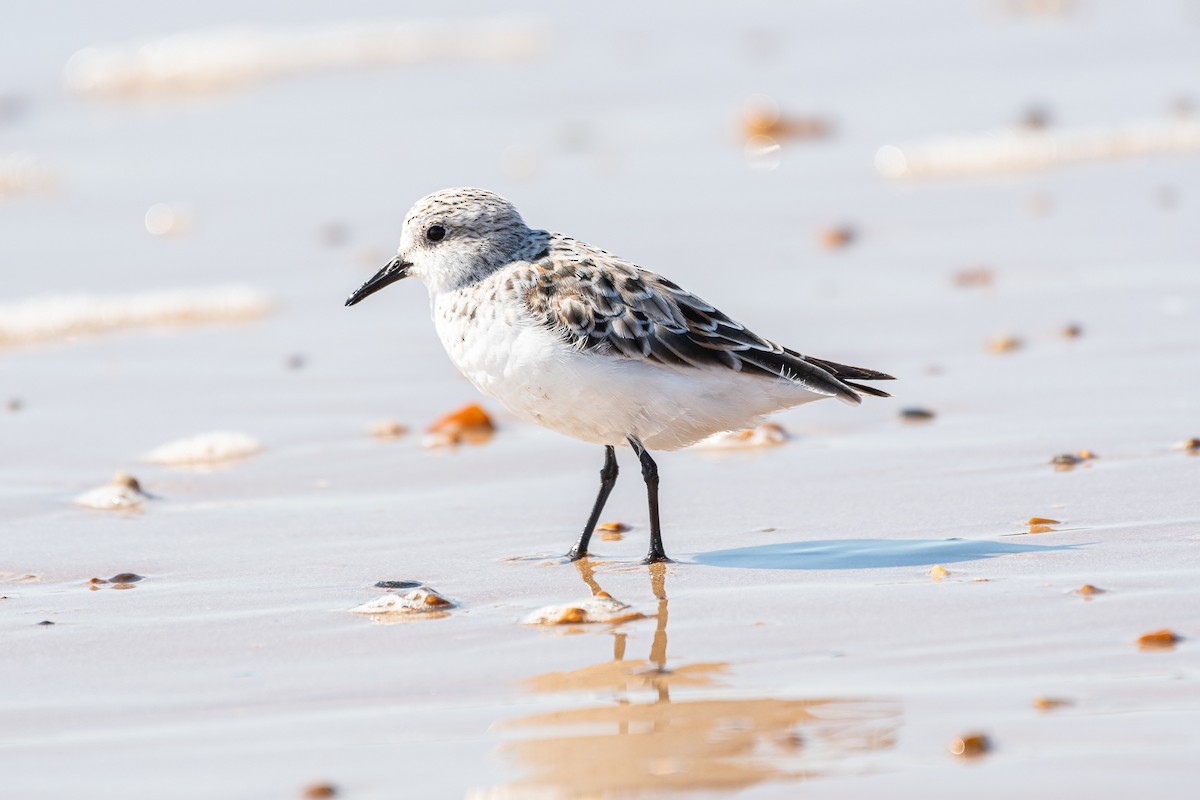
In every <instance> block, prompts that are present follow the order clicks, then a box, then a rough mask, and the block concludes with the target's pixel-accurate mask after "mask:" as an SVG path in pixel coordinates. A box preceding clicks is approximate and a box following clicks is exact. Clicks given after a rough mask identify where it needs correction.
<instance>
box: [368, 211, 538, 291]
mask: <svg viewBox="0 0 1200 800" xmlns="http://www.w3.org/2000/svg"><path fill="white" fill-rule="evenodd" d="M532 233H534V232H533V231H531V230H530V229H529V227H528V226H527V225H526V224H525V220H523V219H521V215H520V214H519V213H517V209H516V208H515V207H514V206H513V204H512V203H510V202H509V201H507V200H505V199H504V198H503V197H501V196H500V195H498V194H494V193H493V192H489V191H486V190H484V189H443V190H442V191H440V192H434V193H433V194H430V195H426V196H425V197H422V198H421V199H420V200H418V201H417V202H416V203H415V204H414V205H413V207H412V208H411V209H410V210H409V212H408V216H406V217H405V218H404V229H403V230H402V231H401V233H400V248H399V249H398V250H397V252H396V257H395V258H394V259H392V260H391V261H390V262H388V263H387V265H385V266H384V267H383V269H381V270H379V272H377V273H375V275H374V277H372V278H371V279H370V280H368V281H367V282H366V283H364V284H363V285H362V287H360V288H359V290H358V291H356V292H355V293H354V294H352V295H350V298H349V299H348V300H347V301H346V305H348V306H352V305H354V304H355V303H357V302H359V301H360V300H362V299H363V298H365V297H367V296H368V295H371V294H374V293H375V292H377V291H379V290H380V289H382V288H383V287H385V286H388V285H389V284H392V283H395V282H396V281H398V280H400V279H401V278H407V277H410V276H411V277H414V278H420V279H421V280H422V281H424V282H425V284H426V285H427V286H428V287H429V291H430V292H431V293H434V294H438V293H441V292H446V291H451V290H453V289H457V288H459V287H461V286H466V285H468V284H471V283H474V282H476V281H478V280H481V279H482V278H485V277H487V276H488V275H490V274H491V273H492V272H494V271H495V270H497V269H499V268H500V267H502V266H503V265H505V264H507V263H508V262H510V261H512V260H514V259H516V258H520V257H522V253H523V251H524V250H525V249H526V248H527V247H528V244H529V241H530V236H531V234H532Z"/></svg>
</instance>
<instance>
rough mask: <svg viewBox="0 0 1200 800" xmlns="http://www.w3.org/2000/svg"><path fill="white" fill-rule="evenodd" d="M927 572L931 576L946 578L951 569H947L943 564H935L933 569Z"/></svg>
mask: <svg viewBox="0 0 1200 800" xmlns="http://www.w3.org/2000/svg"><path fill="white" fill-rule="evenodd" d="M925 574H926V575H928V576H929V577H931V578H944V577H946V576H947V575H949V574H950V570H948V569H946V568H945V567H943V566H942V565H941V564H935V565H934V566H933V569H931V570H929V572H926V573H925Z"/></svg>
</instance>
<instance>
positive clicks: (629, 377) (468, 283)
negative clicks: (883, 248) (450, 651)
mask: <svg viewBox="0 0 1200 800" xmlns="http://www.w3.org/2000/svg"><path fill="white" fill-rule="evenodd" d="M407 277H414V278H417V279H419V280H421V281H423V282H424V283H425V286H426V287H427V288H428V290H429V297H430V306H431V309H432V313H433V321H434V325H435V327H436V328H437V333H438V336H439V337H440V338H441V340H442V344H443V346H444V347H445V348H446V353H447V354H448V355H449V356H450V360H451V361H453V362H454V364H455V366H457V367H458V369H459V370H460V371H461V372H462V373H463V375H465V376H466V377H467V379H468V380H470V381H471V383H473V384H474V385H475V387H476V388H478V389H479V390H480V391H481V392H483V393H484V394H486V395H489V396H491V397H493V398H495V399H496V400H498V401H499V402H500V403H501V404H503V405H504V406H505V408H507V409H508V410H509V411H511V412H512V413H513V414H515V415H516V416H518V417H520V418H522V419H525V420H529V421H531V422H536V423H538V424H539V425H544V426H545V427H547V428H550V429H551V430H555V431H558V432H559V433H563V434H566V435H567V436H572V437H574V438H576V439H582V440H583V441H585V442H594V443H596V444H601V445H604V466H603V468H602V469H601V470H600V492H599V494H598V495H597V496H596V501H595V503H594V504H593V506H592V512H591V514H590V515H589V516H588V519H587V522H586V524H585V525H584V528H583V533H582V534H581V535H580V537H579V540H578V541H577V542H576V543H575V546H574V547H572V548H571V551H570V552H569V553H568V554H567V557H568V558H569V559H571V560H572V561H575V560H578V559H580V558H583V557H585V556H586V555H587V554H588V543H589V542H590V540H591V537H592V532H593V531H594V530H595V528H596V523H597V521H598V520H599V518H600V513H601V511H602V510H603V508H604V504H605V501H607V500H608V495H609V493H610V492H611V491H612V488H613V486H614V485H615V484H616V481H617V472H618V468H617V455H616V450H615V448H616V447H617V446H623V445H628V446H629V447H631V448H633V451H634V452H635V453H636V454H637V457H638V459H639V461H640V462H641V468H642V478H643V479H644V481H645V483H646V495H647V500H648V504H649V511H650V551H649V553H648V554H647V555H646V558H645V561H644V562H643V563H655V562H661V561H669V560H670V559H668V558H667V554H666V551H665V550H664V549H663V542H662V531H661V528H660V523H659V509H658V484H659V478H658V466H657V465H656V464H655V462H654V459H653V458H651V456H650V451H651V450H674V449H677V448H680V447H686V446H687V445H690V444H693V443H695V442H698V441H700V440H701V439H704V438H706V437H708V436H710V435H712V434H714V433H719V432H721V431H729V430H737V429H741V428H747V427H750V426H753V425H756V424H758V422H759V421H760V420H761V419H762V418H763V417H765V416H766V415H767V414H770V413H772V412H774V411H779V410H781V409H785V408H790V407H792V406H797V405H800V404H802V403H808V402H811V401H813V400H820V399H822V398H825V397H836V398H838V399H839V400H842V401H844V402H846V403H852V404H857V403H859V402H861V398H860V395H863V394H866V395H873V396H875V397H888V396H889V395H888V394H887V393H886V392H883V391H881V390H879V389H876V388H874V387H872V386H865V385H863V384H860V383H857V381H878V380H891V379H892V376H890V375H886V374H884V373H882V372H876V371H875V370H870V369H863V368H862V367H851V366H847V365H845V364H838V363H836V362H833V361H825V360H822V359H817V358H813V357H811V356H805V355H801V354H800V353H798V352H796V351H795V350H789V349H788V348H786V347H781V346H780V345H777V344H775V343H774V342H772V341H769V340H767V339H764V338H762V337H761V336H758V335H757V334H754V333H752V332H750V330H748V329H747V328H746V327H745V326H743V325H741V324H739V323H737V322H735V321H733V320H732V319H730V318H729V317H728V316H726V315H725V314H723V313H721V312H720V311H719V310H717V308H716V307H714V306H713V305H711V304H710V303H707V302H705V301H704V300H701V299H700V298H699V297H697V296H696V295H694V294H691V293H690V292H688V291H686V290H684V289H681V288H680V287H679V286H677V285H676V284H674V283H672V282H671V281H669V280H667V279H666V278H664V277H662V276H661V275H656V274H655V273H653V272H650V271H648V270H645V269H642V268H641V267H638V266H635V265H634V264H631V263H630V262H628V261H625V260H623V259H621V258H618V257H617V256H614V255H612V254H611V253H607V252H605V251H604V250H601V249H599V248H597V247H593V246H591V245H588V244H585V243H583V242H580V241H577V240H575V239H572V238H571V237H569V236H564V235H563V234H561V233H551V232H549V231H544V230H538V229H536V228H530V227H529V226H528V225H526V224H525V221H524V220H523V219H522V218H521V215H520V214H519V213H518V212H517V209H516V207H515V206H513V204H512V203H510V202H509V201H508V200H505V199H504V198H503V197H500V196H499V195H497V194H494V193H492V192H489V191H486V190H483V189H445V190H443V191H440V192H434V193H433V194H430V195H427V196H426V197H423V198H421V199H420V200H418V201H417V202H416V204H414V205H413V207H412V209H410V210H409V212H408V215H407V217H405V220H404V228H403V230H402V232H401V234H400V247H399V249H398V250H397V253H396V257H395V258H393V259H392V260H391V261H390V262H388V263H387V265H385V266H384V267H383V268H382V269H381V270H379V272H377V273H376V274H375V275H374V276H373V277H372V278H371V279H370V280H368V281H367V282H366V283H364V284H363V285H362V287H361V288H359V289H358V291H356V292H355V293H354V294H352V295H350V298H349V299H348V300H346V305H348V306H352V305H354V304H355V303H358V302H359V301H361V300H362V299H363V298H365V297H367V296H369V295H372V294H374V293H375V292H377V291H379V290H380V289H382V288H384V287H385V286H388V285H390V284H392V283H395V282H396V281H398V280H400V279H402V278H407Z"/></svg>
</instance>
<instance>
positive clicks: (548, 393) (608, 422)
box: [434, 304, 820, 450]
mask: <svg viewBox="0 0 1200 800" xmlns="http://www.w3.org/2000/svg"><path fill="white" fill-rule="evenodd" d="M446 311H447V312H448V313H441V309H438V308H436V307H435V310H434V316H435V323H436V327H437V331H438V335H439V337H440V338H441V340H442V344H443V345H444V346H445V348H446V352H447V353H448V354H449V356H450V359H451V361H453V362H454V364H455V366H457V367H458V369H459V370H460V371H461V372H462V373H463V375H465V376H466V378H467V379H468V380H470V381H471V383H472V384H474V385H475V387H476V388H478V389H479V390H480V391H481V392H483V393H484V394H486V395H489V396H490V397H493V398H495V399H496V400H497V401H499V402H500V403H502V404H503V405H504V406H505V408H507V409H508V410H509V411H511V412H512V413H513V414H515V415H516V416H518V417H520V418H522V419H525V420H528V421H530V422H536V423H538V424H540V425H543V426H545V427H547V428H550V429H551V430H555V431H558V432H559V433H563V434H565V435H567V436H572V437H574V438H576V439H582V440H583V441H588V442H595V443H598V444H613V445H621V444H625V442H626V437H627V436H636V437H638V438H639V439H640V440H641V441H642V442H644V443H645V444H646V446H647V447H649V448H651V449H660V450H671V449H675V448H679V447H685V446H687V445H689V444H692V443H694V442H697V441H699V440H700V439H703V438H704V437H706V436H710V435H712V434H713V433H717V432H720V431H726V430H734V429H737V428H741V427H746V426H749V425H753V424H756V423H757V422H758V421H759V420H760V419H761V418H762V417H763V416H764V415H766V414H769V413H771V412H772V411H776V410H779V409H781V408H787V407H789V406H794V405H798V404H800V403H804V402H808V401H809V400H815V399H819V397H820V395H814V394H811V393H808V392H805V391H803V390H800V389H798V387H796V386H794V385H792V384H788V383H786V382H784V381H778V380H772V379H763V378H757V377H752V376H748V375H744V374H741V373H736V372H733V371H731V370H720V371H718V370H704V369H688V370H675V369H670V368H666V367H662V366H660V365H656V364H651V363H644V362H640V361H634V360H630V359H626V358H621V357H618V356H613V355H609V354H605V353H596V352H585V351H579V350H575V349H574V348H571V347H569V346H568V345H566V344H564V343H563V342H562V340H561V339H559V338H557V337H556V336H555V335H554V334H553V332H552V331H550V330H548V329H546V328H544V327H541V326H538V325H535V324H531V323H529V322H526V321H523V320H522V319H521V318H520V317H519V316H517V315H516V314H511V315H509V314H506V313H505V311H504V309H503V308H502V307H497V306H495V305H492V304H485V305H481V306H479V307H476V308H475V309H474V311H475V313H474V314H473V315H472V314H470V313H469V312H468V313H466V314H463V313H461V309H459V311H457V312H455V311H452V310H450V309H449V308H447V309H446Z"/></svg>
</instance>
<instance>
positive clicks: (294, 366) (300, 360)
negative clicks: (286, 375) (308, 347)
mask: <svg viewBox="0 0 1200 800" xmlns="http://www.w3.org/2000/svg"><path fill="white" fill-rule="evenodd" d="M283 363H284V366H286V367H287V368H288V369H290V370H298V369H304V368H305V367H306V366H308V359H307V358H305V357H304V355H303V354H302V353H293V354H292V355H290V356H288V357H287V360H286V361H284V362H283Z"/></svg>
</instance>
